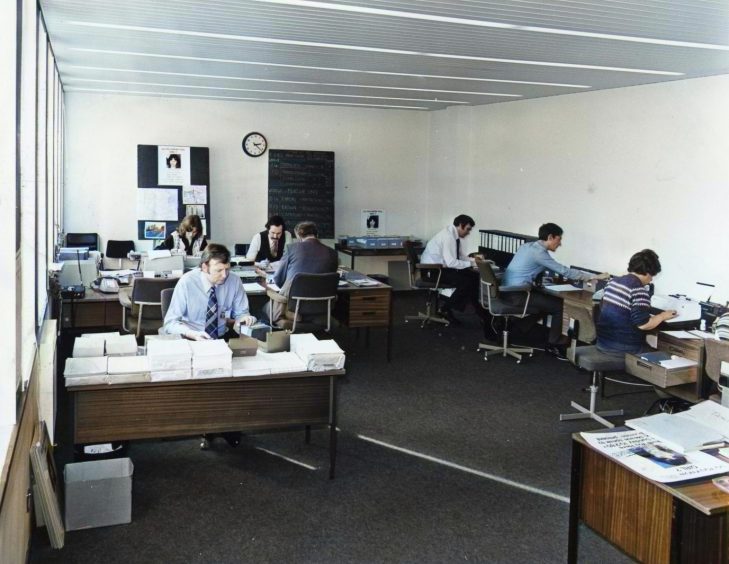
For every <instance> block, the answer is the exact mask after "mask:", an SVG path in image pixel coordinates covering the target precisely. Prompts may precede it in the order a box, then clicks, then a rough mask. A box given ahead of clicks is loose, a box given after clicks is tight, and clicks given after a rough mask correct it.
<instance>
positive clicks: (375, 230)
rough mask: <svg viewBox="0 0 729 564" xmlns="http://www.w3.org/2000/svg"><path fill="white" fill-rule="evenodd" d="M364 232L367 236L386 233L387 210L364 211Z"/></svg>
mask: <svg viewBox="0 0 729 564" xmlns="http://www.w3.org/2000/svg"><path fill="white" fill-rule="evenodd" d="M361 227H362V231H363V232H364V233H365V234H366V235H379V234H381V233H384V232H385V210H362V225H361Z"/></svg>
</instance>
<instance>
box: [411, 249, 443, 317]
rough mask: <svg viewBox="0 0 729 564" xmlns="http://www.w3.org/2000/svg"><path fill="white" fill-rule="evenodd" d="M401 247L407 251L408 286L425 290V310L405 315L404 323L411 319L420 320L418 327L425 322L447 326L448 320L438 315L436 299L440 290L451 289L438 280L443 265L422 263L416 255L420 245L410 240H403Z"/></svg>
mask: <svg viewBox="0 0 729 564" xmlns="http://www.w3.org/2000/svg"><path fill="white" fill-rule="evenodd" d="M403 247H404V248H405V250H406V251H407V261H408V272H409V274H410V288H412V289H413V290H426V299H425V312H422V311H419V312H418V314H417V315H406V316H405V323H408V322H409V321H410V320H411V319H412V320H417V321H420V322H421V323H420V327H421V328H422V327H425V325H426V323H429V322H431V321H432V322H434V323H442V324H443V325H446V326H448V325H449V324H450V321H448V320H447V319H446V318H445V317H442V316H440V315H438V313H437V312H438V300H439V298H440V295H441V292H442V291H443V290H446V289H451V287H449V286H443V285H442V284H441V282H440V276H441V273H442V270H443V266H442V265H440V264H423V263H421V262H420V259H419V257H418V250H419V249H421V247H419V246H416V245H414V244H413V242H412V241H405V242H404V243H403Z"/></svg>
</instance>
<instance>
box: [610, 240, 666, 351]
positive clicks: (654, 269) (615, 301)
mask: <svg viewBox="0 0 729 564" xmlns="http://www.w3.org/2000/svg"><path fill="white" fill-rule="evenodd" d="M660 271H661V263H660V261H659V260H658V255H657V254H656V253H655V252H654V251H652V250H650V249H643V250H642V251H640V252H637V253H635V254H634V255H633V256H632V257H630V262H629V263H628V274H626V275H625V276H619V277H617V278H613V279H612V280H610V282H608V284H607V286H606V287H605V294H604V295H603V298H602V303H601V304H600V317H599V319H598V321H597V326H596V329H597V348H598V349H599V350H600V351H602V352H605V353H611V354H616V355H620V356H622V355H624V354H625V353H638V352H640V351H641V350H642V349H644V348H646V345H645V335H646V331H650V330H651V329H655V328H656V327H658V326H659V325H660V324H661V323H663V322H664V321H665V320H667V319H671V318H672V317H675V316H676V312H675V311H673V310H666V311H663V312H661V313H659V314H657V315H651V313H650V309H651V296H650V292H649V289H648V285H649V284H650V283H651V282H652V281H653V278H654V277H655V276H656V275H657V274H658V273H659V272H660Z"/></svg>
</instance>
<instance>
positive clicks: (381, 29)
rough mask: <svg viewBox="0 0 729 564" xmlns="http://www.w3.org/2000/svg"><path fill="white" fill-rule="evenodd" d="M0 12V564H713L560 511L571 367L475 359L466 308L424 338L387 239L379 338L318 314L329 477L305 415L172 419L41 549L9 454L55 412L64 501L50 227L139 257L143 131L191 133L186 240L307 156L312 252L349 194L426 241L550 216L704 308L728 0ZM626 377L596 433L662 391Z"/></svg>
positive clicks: (250, 4) (133, 6)
mask: <svg viewBox="0 0 729 564" xmlns="http://www.w3.org/2000/svg"><path fill="white" fill-rule="evenodd" d="M13 4H15V5H13V6H5V7H3V8H2V11H0V15H1V16H2V17H0V20H2V21H3V24H2V25H3V32H4V33H2V34H0V36H5V39H3V40H2V43H3V45H2V47H3V49H2V50H3V51H4V52H5V53H4V55H3V56H2V63H1V66H0V70H1V71H2V73H3V76H6V75H7V76H9V77H10V78H11V79H12V78H13V77H14V78H15V80H9V81H5V80H4V81H2V82H3V83H4V85H3V86H2V92H3V97H2V100H3V103H2V108H3V110H2V111H3V114H2V118H3V123H8V124H13V123H15V124H16V127H12V125H11V126H10V127H4V128H2V129H3V132H2V139H1V140H0V151H2V153H1V154H0V164H2V166H0V170H1V171H2V172H1V174H2V191H1V192H0V201H2V202H3V205H2V206H0V217H2V218H3V220H4V224H5V225H7V226H9V227H10V228H9V233H11V234H13V233H16V229H17V236H16V237H7V238H6V240H5V241H2V242H0V248H1V249H2V256H3V257H8V258H6V264H12V259H10V258H9V257H12V256H16V266H15V270H16V272H17V273H18V276H17V277H13V276H7V277H4V278H5V280H3V282H2V288H3V290H4V292H2V295H3V298H2V303H3V305H4V306H5V307H3V308H2V313H1V314H0V315H2V316H4V317H3V321H4V322H5V323H4V324H3V325H4V326H6V327H8V328H9V329H8V335H7V339H5V340H4V342H2V343H1V344H0V351H2V356H3V358H8V359H10V361H9V363H8V365H10V366H11V370H10V371H8V374H7V375H5V376H0V386H1V387H0V397H1V398H2V399H1V400H0V401H1V402H2V403H1V404H0V405H2V416H0V431H2V433H0V439H1V440H0V456H5V462H4V463H3V464H2V465H1V466H2V468H3V473H2V481H0V492H1V495H2V505H0V543H1V544H0V560H1V561H2V562H3V563H4V562H5V561H7V562H24V561H26V560H29V561H31V562H90V561H97V560H103V561H105V562H117V561H119V562H121V561H126V562H239V561H254V562H259V561H274V560H275V561H284V562H414V561H422V562H449V561H455V560H471V561H482V562H525V561H532V562H560V561H564V560H565V559H570V560H573V561H574V560H575V559H576V560H577V561H581V562H594V561H600V562H631V561H662V558H664V557H670V556H671V554H673V556H674V560H675V559H676V555H677V554H679V555H680V558H679V561H686V562H688V561H713V560H711V558H715V559H716V560H717V561H726V560H727V558H728V557H727V553H729V549H727V548H726V547H724V549H723V552H721V556H720V557H718V556H716V555H715V554H711V555H710V558H709V559H708V560H707V559H704V558H703V556H705V555H702V558H699V557H697V554H695V553H692V552H691V550H692V549H689V548H685V547H684V548H683V549H682V548H681V545H680V542H679V541H676V540H675V539H670V538H669V539H668V541H666V540H665V539H664V538H660V539H659V538H658V537H663V536H667V537H670V536H671V535H670V527H669V532H668V533H665V535H664V534H663V533H659V532H656V531H653V532H651V533H646V534H645V535H644V536H648V537H653V536H655V537H656V539H655V542H648V543H645V544H646V545H647V546H649V547H650V548H648V549H646V548H645V547H644V546H643V545H642V544H641V543H640V542H638V541H636V540H635V539H632V540H629V541H625V539H624V538H622V539H621V540H615V539H613V538H610V534H607V533H605V532H604V531H600V530H599V529H600V527H599V526H593V525H594V524H591V525H590V526H587V525H585V524H581V523H578V521H579V520H580V516H579V515H577V513H579V511H577V510H575V509H574V507H573V508H572V509H573V515H571V514H570V510H571V506H570V498H574V497H575V496H576V495H577V490H576V489H575V483H574V472H575V468H577V467H576V466H575V465H574V460H573V452H575V451H573V449H574V448H575V446H574V441H573V433H579V432H582V431H600V430H605V428H604V427H603V426H602V425H601V424H600V423H599V422H597V421H595V420H591V419H589V418H588V419H585V420H576V421H573V420H568V421H560V417H559V416H560V414H562V413H566V412H569V411H570V402H572V401H576V402H578V403H580V404H582V405H587V404H588V403H589V402H590V394H589V392H588V391H587V388H586V387H587V386H589V384H590V374H589V373H588V372H587V371H585V370H578V369H577V368H576V367H575V366H573V365H572V364H571V363H569V362H563V361H561V360H559V359H557V358H554V357H552V356H549V355H547V354H545V352H543V351H541V350H535V352H534V355H533V356H526V357H525V358H524V359H523V361H521V362H520V363H518V364H517V363H516V362H515V361H514V359H512V358H509V357H506V358H503V357H501V356H496V357H491V358H489V360H488V362H484V355H483V351H479V350H477V347H478V344H479V343H480V342H483V341H484V339H485V332H484V329H483V328H482V326H481V324H480V322H479V318H478V316H477V315H475V313H474V312H472V311H470V310H467V311H466V313H464V314H460V313H458V312H457V320H458V323H452V324H450V325H448V326H444V325H440V324H437V323H429V324H426V325H425V326H424V327H421V326H420V323H417V322H413V321H411V322H409V323H406V322H405V317H406V316H412V315H417V313H418V312H419V311H423V309H424V308H425V305H426V300H427V299H428V296H427V295H426V294H428V292H425V291H422V290H416V291H412V290H410V289H406V287H407V285H408V280H407V279H406V278H407V268H406V264H407V263H406V262H405V260H404V258H405V257H404V256H391V257H390V256H388V257H377V256H363V257H358V258H357V261H356V266H357V270H360V271H361V272H363V273H368V274H378V273H379V274H386V275H390V278H391V281H390V282H391V285H392V286H393V287H394V288H395V291H393V292H392V294H391V295H392V302H391V327H389V329H388V330H387V331H383V330H380V329H377V328H373V330H372V331H371V332H370V331H369V329H367V330H366V331H361V332H360V331H359V330H356V331H355V330H353V329H351V328H348V327H346V326H344V325H343V324H338V323H336V322H334V327H333V329H332V332H331V337H332V338H333V339H334V340H335V341H336V342H337V343H338V344H339V346H340V347H341V348H342V349H343V350H344V351H345V354H346V365H345V370H344V372H345V374H342V375H341V376H340V377H338V378H337V400H336V415H337V418H336V427H337V429H336V430H335V435H336V439H335V446H334V449H335V451H336V477H335V478H334V479H333V480H330V479H329V472H330V455H331V440H332V437H331V433H330V429H327V428H326V426H319V427H314V428H313V429H312V432H311V441H310V443H309V444H307V443H306V442H305V440H304V433H303V432H302V429H300V428H297V429H294V430H291V429H289V430H286V431H285V432H276V433H274V432H262V433H256V432H250V433H245V434H244V436H243V438H242V440H241V442H240V444H238V445H237V446H236V447H233V446H231V445H229V444H228V443H227V442H226V441H223V440H220V439H216V440H215V441H213V442H212V444H211V445H210V448H208V449H207V450H201V449H200V447H199V444H200V440H199V436H197V435H196V436H191V435H187V436H183V437H165V438H164V439H152V438H148V439H144V440H132V441H130V442H129V443H128V444H126V445H125V456H127V457H129V458H130V459H131V461H132V462H133V464H134V473H133V478H132V498H131V500H132V505H131V507H132V514H131V515H132V518H131V523H129V524H123V525H115V526H110V527H101V528H89V529H87V530H77V531H71V530H69V531H67V532H66V534H65V541H64V545H65V546H64V547H63V548H62V549H54V548H52V546H51V541H50V540H49V533H48V532H47V531H48V529H47V528H46V527H37V526H36V523H35V516H34V515H33V512H32V511H26V509H25V501H24V500H25V491H26V490H27V489H28V485H27V484H28V482H29V477H28V476H29V474H30V463H29V462H27V457H23V456H22V454H18V453H21V452H22V451H23V450H24V451H25V452H27V450H28V448H29V446H30V444H31V443H32V442H34V441H35V440H37V439H38V432H37V431H36V426H37V424H38V422H39V421H40V420H42V419H43V417H44V414H45V413H54V412H55V421H54V423H55V424H54V427H55V432H54V435H55V436H54V439H53V440H52V442H54V443H55V445H56V447H55V451H56V452H55V461H56V464H57V472H58V479H59V481H60V482H61V483H60V485H59V489H62V485H63V484H62V482H63V466H64V465H65V464H67V463H72V462H74V457H75V456H76V454H77V453H74V444H73V443H74V439H73V429H72V427H73V421H74V419H73V417H74V404H73V401H72V399H71V394H69V393H67V392H66V391H65V390H64V386H63V368H64V361H65V356H67V355H68V354H69V348H70V347H71V346H72V343H73V338H74V337H75V336H77V335H80V334H81V331H77V330H75V329H72V330H68V331H66V330H63V329H62V330H61V331H60V336H59V339H58V345H57V346H56V344H55V339H54V338H53V336H52V335H48V334H46V333H44V332H43V327H44V326H45V325H44V322H45V320H49V319H51V318H52V317H53V309H54V308H53V307H52V302H53V300H54V298H53V297H52V296H51V295H50V294H49V282H48V269H49V268H50V266H51V263H53V262H55V261H54V258H55V257H54V256H53V255H54V246H55V244H56V243H58V242H59V236H60V235H61V234H67V233H98V234H99V236H100V240H101V246H102V250H103V246H104V245H105V244H106V241H108V240H128V239H132V240H134V242H135V245H136V249H137V250H139V251H142V252H146V251H150V250H152V249H153V247H154V245H155V243H154V242H153V241H152V240H148V239H144V238H141V237H139V231H138V219H139V217H138V209H137V191H138V190H139V189H140V188H144V187H143V186H141V185H139V183H138V170H139V169H138V166H139V162H138V147H139V146H143V145H147V146H177V147H203V148H207V149H208V151H209V201H208V205H209V208H208V209H209V212H208V213H209V217H208V218H206V219H207V220H208V221H209V222H210V230H209V231H210V232H209V239H210V241H211V242H216V243H222V244H224V245H226V246H228V247H229V248H230V249H231V250H232V249H233V247H234V245H236V244H240V243H248V242H250V241H251V238H252V237H253V236H254V235H255V234H256V233H259V232H261V230H263V229H264V224H265V223H266V221H267V219H268V217H269V214H270V213H273V210H271V209H269V205H268V202H269V198H268V196H269V194H268V186H269V155H270V153H271V151H276V150H279V151H281V150H287V151H330V152H333V153H334V159H335V168H334V232H333V236H331V237H325V238H323V242H324V243H325V244H327V245H330V246H333V245H334V244H335V242H336V241H337V239H338V238H339V237H343V236H347V235H349V236H359V235H363V234H364V232H365V226H364V225H363V211H365V210H383V212H384V213H383V215H382V223H383V224H382V226H381V227H382V230H381V231H380V233H381V234H383V235H385V234H386V235H393V236H410V237H413V238H417V239H420V240H422V242H423V243H426V242H427V241H428V240H429V239H430V238H431V237H433V236H434V235H435V234H436V233H438V232H439V231H441V230H442V229H443V228H445V227H446V226H448V225H450V224H451V223H452V222H453V218H454V217H456V216H457V215H459V214H468V215H469V216H471V217H472V218H473V219H474V220H475V226H474V229H473V231H472V233H471V234H470V235H469V236H468V237H467V238H466V239H464V241H465V246H466V248H465V251H466V252H477V251H478V250H479V249H478V247H479V245H480V244H481V235H480V233H479V230H503V231H508V232H513V233H517V234H524V235H528V236H531V237H536V236H537V230H538V229H539V226H540V225H542V224H544V223H547V222H554V223H556V224H558V225H559V226H561V227H562V228H563V230H564V233H563V236H562V246H561V248H559V250H558V251H556V252H555V253H554V258H555V259H556V260H558V261H559V262H560V263H562V264H565V265H581V266H582V267H584V268H589V269H592V270H595V271H597V272H609V273H611V274H613V275H616V276H620V275H623V274H625V273H626V272H627V269H626V267H627V265H628V259H629V258H630V257H631V255H632V254H633V253H635V252H636V251H639V250H641V249H645V248H650V249H653V250H655V251H656V252H657V253H658V255H659V256H660V262H661V265H662V271H661V273H660V275H658V276H657V277H656V279H655V281H654V286H655V293H656V294H661V295H668V294H683V295H685V296H688V297H689V298H691V299H692V300H694V301H698V300H701V301H711V302H714V303H717V304H721V305H723V304H725V303H726V302H727V300H729V263H727V261H726V260H725V259H724V251H723V249H725V248H727V244H728V243H729V235H727V230H726V228H725V227H724V225H723V217H722V214H723V212H724V210H726V209H729V195H728V193H727V187H728V186H727V184H728V183H729V160H728V159H727V157H726V154H727V149H729V113H728V112H727V111H726V100H727V99H729V39H727V29H729V6H727V5H725V4H723V3H713V4H712V3H706V2H699V1H692V2H688V3H686V2H676V1H666V2H649V3H627V4H626V3H617V2H586V3H581V4H580V5H579V6H578V5H576V4H575V3H572V2H560V1H547V2H538V3H531V4H530V5H527V4H526V3H524V2H518V1H512V2H506V3H503V2H490V1H480V2H469V3H468V4H467V5H466V4H465V3H460V2H450V3H438V2H431V1H411V2H390V1H383V2H378V3H377V4H376V5H369V4H368V3H365V2H308V1H304V0H302V1H298V0H296V1H294V0H291V1H289V0H235V1H234V0H228V1H223V0H216V1H215V2H206V3H202V2H200V3H195V2H168V3H164V4H163V3H161V2H157V1H153V2H150V1H146V2H141V0H133V1H130V2H126V3H124V4H118V3H115V2H111V1H107V0H103V1H100V2H94V3H93V4H91V5H89V4H86V3H82V2H80V1H76V0H73V1H60V0H42V1H40V2H39V3H37V4H36V2H33V1H31V0H27V1H23V0H20V1H18V2H17V3H13ZM37 10H39V12H37ZM38 14H40V17H39V16H38ZM11 24H12V25H11ZM16 24H17V27H16ZM46 30H47V34H46ZM36 48H37V51H36ZM39 69H41V70H42V69H46V70H47V72H46V73H43V72H37V71H38V70H39ZM29 73H30V74H31V75H32V76H33V78H32V80H26V79H25V78H23V80H21V79H20V78H21V77H26V76H28V74H29ZM42 102H46V104H45V105H44V104H42ZM252 132H258V133H260V134H262V135H263V136H264V137H265V139H266V142H267V144H268V151H267V152H264V154H262V155H261V156H260V157H252V156H250V155H247V154H246V153H245V152H244V151H243V150H242V147H241V143H242V141H243V139H244V137H245V136H246V135H247V134H249V133H252ZM16 133H17V138H16ZM45 138H48V139H49V140H50V142H49V143H42V142H41V141H39V140H43V139H45ZM43 163H45V164H46V166H42V164H43ZM16 170H17V174H16ZM13 187H17V189H15V190H14V189H13ZM16 207H17V211H16ZM28 217H31V218H32V217H35V221H31V220H28V219H27V218H28ZM149 219H152V218H149ZM293 227H294V226H293V225H287V229H289V230H291V229H293ZM61 242H62V241H61ZM339 262H340V264H341V265H343V266H349V265H350V257H349V256H348V255H346V254H344V253H340V254H339ZM403 275H404V277H405V280H404V281H403ZM697 282H703V283H705V284H710V285H711V286H705V285H700V284H697ZM118 329H119V328H118V327H117V328H116V330H118ZM107 330H111V329H109V328H107ZM74 331H76V332H74ZM540 331H542V328H541V326H536V327H535V328H533V333H534V334H530V335H529V336H525V337H529V338H531V339H532V340H533V338H534V335H535V334H536V335H541V333H540ZM365 333H366V334H365ZM370 333H371V334H370ZM513 334H514V338H515V339H516V338H517V337H518V331H516V332H513ZM499 338H500V337H499ZM46 341H47V342H50V343H51V344H50V345H49V346H50V350H51V351H52V356H53V358H54V359H55V360H56V362H57V374H56V390H55V394H56V395H55V403H56V407H55V410H54V409H53V408H50V411H48V407H47V404H48V401H49V400H48V395H47V394H48V392H47V390H46V389H45V388H43V387H42V385H40V386H41V387H40V388H38V386H39V384H38V383H37V380H38V379H39V378H40V376H39V372H40V371H41V367H42V366H43V365H44V363H45V364H48V362H49V361H48V358H47V356H46V357H44V355H43V347H42V344H43V343H44V342H46ZM69 343H71V345H70V346H69ZM140 344H141V342H140ZM530 344H531V345H533V346H534V347H535V348H536V349H539V348H540V347H539V346H538V345H537V344H535V343H534V342H531V343H530ZM388 356H389V357H390V358H389V359H388ZM50 362H51V364H52V363H53V361H50ZM619 379H622V380H624V381H628V382H629V383H630V384H631V385H625V384H620V383H612V382H609V383H607V384H604V383H603V386H604V388H605V389H604V391H605V392H606V396H607V397H604V398H603V397H600V398H598V404H599V405H598V407H599V408H600V409H612V410H617V409H622V410H624V413H623V414H622V415H620V416H618V417H613V418H611V421H612V423H614V424H616V425H618V426H619V425H622V424H623V423H624V421H625V420H627V419H630V418H635V417H640V416H641V415H643V414H644V412H645V411H646V410H648V409H649V408H650V407H651V404H653V402H654V400H656V399H658V397H659V396H658V394H657V393H656V391H655V390H654V389H653V387H652V386H645V387H643V388H638V387H637V386H634V385H633V384H636V383H639V382H640V381H639V380H637V379H636V378H635V377H632V376H629V375H623V376H621V377H620V378H619ZM34 390H35V392H34ZM631 391H637V392H639V393H631V394H628V393H627V392H631ZM34 393H35V395H34ZM44 393H45V394H46V395H45V396H44V395H43V394H44ZM50 393H51V397H53V396H52V394H53V392H50ZM36 396H40V397H36ZM35 402H38V406H39V407H38V409H32V408H31V405H35ZM44 402H45V407H44ZM52 403H53V401H51V404H52ZM4 450H7V451H8V452H7V455H6V453H5V452H4ZM21 459H22V460H21ZM0 460H2V458H0ZM578 470H579V468H578ZM659 489H660V488H659ZM21 502H22V503H21ZM629 503H630V504H637V502H636V501H635V499H633V498H631V499H630V500H629ZM21 505H22V507H21ZM728 505H729V504H728ZM686 514H687V515H688V513H686ZM722 518H723V517H722ZM31 519H32V520H31ZM626 519H627V518H626ZM691 519H693V517H691V518H690V519H689V517H686V518H685V520H686V521H690V520H691ZM722 523H723V525H722V526H726V521H722ZM588 524H589V523H588ZM626 527H627V526H626ZM571 528H572V529H574V530H573V531H571V530H570V529H571ZM596 530H597V532H595V531H596ZM711 530H712V531H713V530H714V529H711ZM574 531H576V534H577V537H578V538H579V547H577V545H576V543H574V542H573V541H574V538H573V537H574V534H572V535H570V532H573V533H574ZM706 534H707V535H710V534H713V533H706ZM711 538H713V537H711ZM611 541H613V542H611ZM687 546H688V544H687ZM653 550H655V553H654V552H652V551H653ZM682 550H684V551H683V552H682ZM646 551H647V552H646ZM677 551H678V552H677ZM697 558H698V559H697Z"/></svg>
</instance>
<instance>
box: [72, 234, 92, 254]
mask: <svg viewBox="0 0 729 564" xmlns="http://www.w3.org/2000/svg"><path fill="white" fill-rule="evenodd" d="M66 246H67V247H88V248H89V250H90V251H98V250H99V234H98V233H66Z"/></svg>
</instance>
